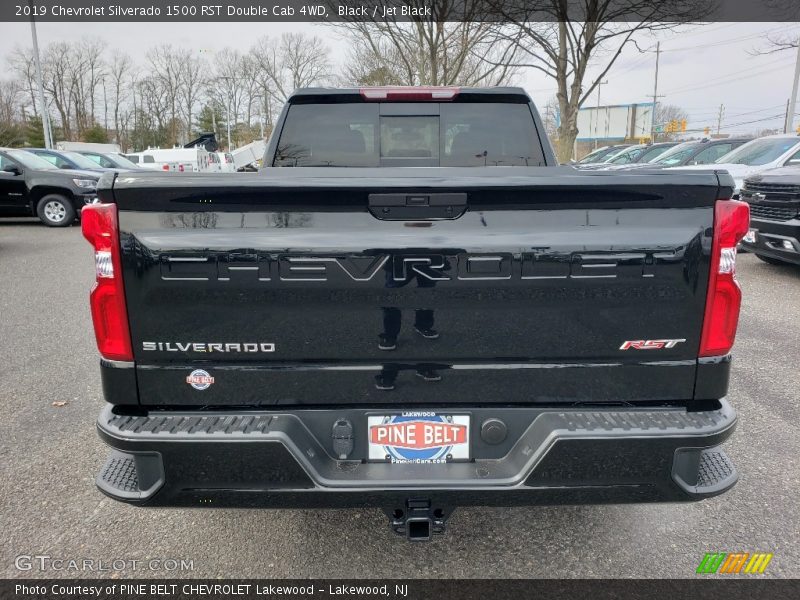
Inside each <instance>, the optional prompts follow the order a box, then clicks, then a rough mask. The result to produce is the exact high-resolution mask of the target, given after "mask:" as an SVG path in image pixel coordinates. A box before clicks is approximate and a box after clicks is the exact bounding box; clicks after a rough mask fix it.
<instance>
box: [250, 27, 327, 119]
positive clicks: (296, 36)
mask: <svg viewBox="0 0 800 600" xmlns="http://www.w3.org/2000/svg"><path fill="white" fill-rule="evenodd" d="M250 56H251V57H252V59H253V61H254V65H255V67H256V70H257V75H256V77H257V78H258V80H259V81H260V82H261V83H260V87H261V88H262V89H261V93H263V94H265V95H267V96H269V98H270V99H271V100H272V101H273V102H274V103H275V104H277V105H281V104H283V103H284V102H286V99H287V98H288V97H289V95H290V94H291V93H292V92H293V91H294V90H296V89H297V88H302V87H309V86H313V85H322V84H324V83H326V82H327V81H328V80H329V79H331V77H330V74H331V62H330V50H329V49H328V47H327V46H325V44H324V42H323V41H322V39H320V38H318V37H317V36H308V35H306V34H304V33H284V34H283V35H281V37H280V38H279V39H274V38H269V37H262V38H260V39H259V40H258V41H257V42H256V44H255V46H254V47H253V49H252V50H251V51H250Z"/></svg>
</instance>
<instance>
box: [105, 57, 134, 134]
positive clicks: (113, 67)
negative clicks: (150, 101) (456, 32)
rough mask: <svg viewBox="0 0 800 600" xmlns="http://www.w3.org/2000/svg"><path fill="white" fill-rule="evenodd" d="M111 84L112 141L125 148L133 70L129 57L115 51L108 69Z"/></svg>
mask: <svg viewBox="0 0 800 600" xmlns="http://www.w3.org/2000/svg"><path fill="white" fill-rule="evenodd" d="M108 76H109V81H110V83H111V102H112V107H113V108H112V113H113V114H112V117H113V121H114V139H116V141H117V143H118V144H120V145H121V146H125V147H127V136H126V135H125V133H126V131H127V129H128V123H129V121H130V117H131V110H130V104H129V99H130V97H131V94H132V93H133V85H132V78H133V77H134V76H135V69H134V66H133V61H132V60H131V57H130V56H128V55H127V54H125V53H123V52H119V51H115V52H114V53H113V54H112V57H111V63H110V64H109V68H108Z"/></svg>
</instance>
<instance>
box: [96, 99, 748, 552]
mask: <svg viewBox="0 0 800 600" xmlns="http://www.w3.org/2000/svg"><path fill="white" fill-rule="evenodd" d="M264 165H265V168H264V169H262V171H261V172H259V173H257V174H230V175H220V174H215V175H209V174H192V175H186V176H184V177H170V176H169V175H168V174H167V175H166V176H165V175H162V174H161V173H155V172H154V173H142V174H139V173H123V174H118V175H110V174H107V175H104V176H103V178H102V179H101V180H100V185H99V194H100V198H101V200H102V203H101V204H97V205H93V206H90V207H87V208H85V209H84V211H83V217H82V222H83V232H84V235H85V236H86V238H87V239H88V240H89V241H90V242H91V243H92V245H93V246H94V249H95V252H96V263H97V286H96V287H95V289H94V290H93V292H92V296H91V307H92V314H93V317H94V324H95V330H96V335H97V342H98V347H99V350H100V353H101V355H102V359H101V373H102V381H103V390H104V394H105V399H106V401H107V404H106V406H105V408H104V409H103V410H102V413H101V415H100V417H99V420H98V424H97V426H98V430H99V433H100V436H101V437H102V439H103V440H104V441H105V442H106V443H107V444H109V445H110V446H111V447H112V449H113V450H112V452H111V455H110V457H109V459H108V461H107V463H106V464H105V466H104V467H103V468H102V470H101V472H100V474H99V475H98V477H97V485H98V486H99V488H100V489H101V490H102V491H103V492H104V493H106V494H108V495H109V496H111V497H112V498H115V499H117V500H122V501H127V502H131V503H137V504H140V505H146V506H184V507H232V506H240V507H308V508H311V507H370V506H374V507H380V508H382V509H384V510H385V512H386V513H387V515H388V516H389V520H390V524H391V527H392V528H393V529H394V531H396V532H398V533H401V534H405V535H407V536H408V537H409V538H410V539H413V540H423V539H427V538H429V537H430V536H431V534H432V533H438V532H441V531H442V530H443V529H444V526H445V521H446V519H447V517H448V516H449V515H450V513H451V511H452V510H453V508H454V507H457V506H461V505H496V506H507V505H520V504H522V505H528V504H553V503H602V502H650V501H689V500H698V499H702V498H706V497H708V496H713V495H716V494H720V493H722V492H724V491H726V490H727V489H729V488H730V487H731V486H732V485H733V484H734V483H735V481H736V479H737V475H736V471H735V469H734V466H733V465H732V464H731V462H730V461H729V459H728V457H727V456H726V454H725V453H724V451H723V450H721V449H720V445H721V444H722V442H724V441H725V440H726V438H728V436H730V435H731V433H732V432H733V429H734V426H735V423H736V414H735V412H734V409H733V408H732V407H731V405H730V403H729V402H728V400H727V399H726V393H727V388H728V375H729V369H730V364H731V358H730V350H731V347H732V345H733V342H734V336H735V333H736V326H737V320H738V313H739V305H740V300H741V293H740V290H739V286H738V284H737V283H736V280H735V272H734V267H735V257H736V245H737V243H738V242H739V240H740V239H741V238H742V237H743V236H744V235H745V233H746V232H747V228H748V220H749V214H748V208H747V205H746V204H743V203H740V202H736V201H733V200H730V197H731V194H732V190H733V180H732V179H731V177H730V176H728V174H726V173H725V172H718V171H714V170H708V171H692V172H686V173H684V172H664V171H654V172H648V171H646V170H641V171H636V172H635V173H630V174H619V173H607V172H580V171H578V170H576V169H574V168H572V167H568V166H557V163H556V161H555V157H554V154H553V151H552V149H551V147H550V145H549V143H548V141H547V139H546V137H545V134H544V129H543V127H542V122H541V120H540V118H539V115H538V113H537V111H536V109H535V107H534V106H533V103H532V102H531V100H530V98H528V96H527V95H526V94H525V93H524V92H523V91H522V90H521V89H517V88H502V89H457V88H399V89H387V88H368V89H361V90H359V89H352V90H348V89H344V90H330V89H307V90H300V91H297V92H295V94H294V95H293V96H292V97H291V98H290V99H289V101H288V103H287V105H286V106H285V107H284V109H283V112H282V114H281V117H280V120H279V122H278V123H277V127H276V130H275V133H274V134H273V136H272V138H271V140H270V142H269V144H268V149H267V155H266V157H265V161H264Z"/></svg>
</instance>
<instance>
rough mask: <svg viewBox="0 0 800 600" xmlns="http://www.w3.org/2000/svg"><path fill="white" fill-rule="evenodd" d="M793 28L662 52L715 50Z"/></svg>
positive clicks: (771, 30) (785, 26) (776, 29)
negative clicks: (718, 47)
mask: <svg viewBox="0 0 800 600" xmlns="http://www.w3.org/2000/svg"><path fill="white" fill-rule="evenodd" d="M793 30H794V27H793V26H787V25H786V24H784V25H782V26H780V27H773V28H771V29H765V30H764V31H759V32H758V33H752V34H750V35H745V36H737V37H733V38H729V39H727V40H718V41H716V42H709V43H708V44H697V45H695V46H684V47H683V48H667V49H665V50H662V52H685V51H687V50H700V49H703V48H715V47H717V46H727V45H729V44H735V43H737V42H746V41H748V40H753V39H756V38H760V37H763V36H765V35H768V34H770V33H784V32H789V31H793Z"/></svg>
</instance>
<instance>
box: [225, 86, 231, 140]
mask: <svg viewBox="0 0 800 600" xmlns="http://www.w3.org/2000/svg"><path fill="white" fill-rule="evenodd" d="M227 112H228V114H227V116H226V117H225V125H226V126H227V128H228V152H230V151H231V97H230V94H229V95H228V108H227Z"/></svg>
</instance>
